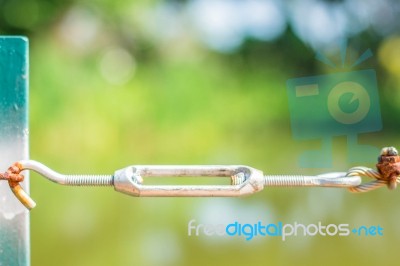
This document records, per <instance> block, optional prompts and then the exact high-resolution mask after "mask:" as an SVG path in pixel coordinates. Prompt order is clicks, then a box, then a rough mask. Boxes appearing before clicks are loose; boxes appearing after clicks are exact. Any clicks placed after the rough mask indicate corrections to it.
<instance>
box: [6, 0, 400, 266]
mask: <svg viewBox="0 0 400 266" xmlns="http://www.w3.org/2000/svg"><path fill="white" fill-rule="evenodd" d="M188 2H190V1H109V0H102V1H76V0H68V1H56V0H46V1H45V0H40V1H39V0H35V1H28V0H1V1H0V13H1V14H0V34H2V35H26V36H28V37H29V39H30V154H31V158H33V159H35V160H38V161H41V162H43V163H45V164H46V165H48V166H49V167H51V168H53V169H55V170H57V171H60V172H62V173H94V174H103V173H113V172H114V171H115V170H117V169H120V168H123V167H125V166H128V165H132V164H244V165H249V166H253V167H255V168H258V169H262V170H263V171H265V173H267V174H268V173H269V174H275V173H276V174H278V173H287V174H314V173H319V172H321V171H322V172H324V171H333V170H335V171H345V170H346V169H348V168H349V167H352V166H354V165H352V164H350V163H348V162H347V160H346V137H345V136H343V137H336V138H334V140H333V141H334V148H333V156H334V160H333V161H334V165H333V167H332V168H329V169H304V168H300V167H299V166H298V165H297V159H298V156H299V155H300V154H301V152H302V151H304V150H307V149H313V148H314V149H315V148H318V147H319V145H320V142H319V140H315V141H314V140H313V141H303V142H301V141H296V140H294V139H293V137H292V133H291V128H290V113H289V106H288V101H287V94H286V81H287V80H288V79H290V78H294V77H301V76H311V75H319V74H328V73H333V72H335V71H338V70H335V69H332V68H329V67H328V66H326V65H324V64H323V63H321V62H319V61H317V60H316V59H315V52H316V51H315V49H313V47H312V46H311V45H310V44H307V42H304V41H303V40H301V38H299V36H298V35H297V34H296V32H295V30H294V27H293V25H290V24H288V25H287V27H286V28H285V30H284V32H282V34H281V35H280V36H279V37H277V38H275V39H273V40H269V41H263V40H257V39H255V38H245V39H244V41H243V43H242V44H241V45H240V46H238V47H237V48H235V49H233V50H230V51H216V50H213V49H211V48H210V47H208V46H207V45H206V44H205V43H204V42H201V41H200V40H199V39H198V38H196V35H195V34H193V32H191V31H189V32H188V31H185V30H183V31H182V32H180V34H177V35H174V34H172V37H168V34H167V33H165V32H164V31H163V26H165V25H163V24H162V23H160V21H159V20H157V19H156V14H157V12H156V11H157V10H158V9H159V7H160V5H161V6H162V5H167V6H168V5H171V6H173V7H178V8H179V7H183V6H185V5H186V4H188ZM327 2H329V4H335V3H336V2H339V3H340V2H343V1H327ZM368 3H369V4H371V1H368ZM385 3H389V4H393V5H395V2H394V1H386V2H385ZM397 7H398V6H397ZM393 9H394V8H393ZM381 16H382V17H381V19H382V20H385V19H386V17H385V15H384V14H383V15H381ZM183 17H185V16H184V15H183ZM183 21H184V20H183ZM151 22H154V23H155V25H152V24H151ZM167 22H168V21H167ZM167 22H166V24H167ZM182 23H183V22H182ZM397 23H398V22H397ZM157 29H158V31H156V30H157ZM164 33H165V34H166V35H167V37H162V36H164V35H163V34H164ZM160 36H161V37H160ZM348 47H349V48H348V57H349V58H350V59H349V60H350V61H351V60H353V59H354V58H357V56H359V55H360V54H361V53H362V52H363V51H364V50H366V49H368V48H370V49H371V50H372V51H373V54H374V57H372V58H371V59H369V60H368V61H367V62H365V63H363V65H362V66H360V67H361V69H362V68H364V67H365V68H373V69H375V70H376V72H377V78H378V87H379V93H380V103H381V111H382V120H383V129H382V131H380V132H375V133H368V134H363V135H361V136H360V137H359V141H360V143H363V144H369V145H374V146H376V147H383V146H391V145H393V146H396V145H397V146H398V147H400V145H398V144H399V139H398V136H399V135H398V129H399V128H400V120H399V119H398V117H399V115H400V108H399V107H398V106H399V104H400V100H399V99H400V98H399V96H400V89H399V88H400V87H399V85H400V84H399V83H400V64H399V62H400V48H399V47H400V35H398V32H397V31H396V28H395V29H394V30H392V31H388V32H381V33H377V32H376V31H373V30H372V26H371V27H369V28H366V29H364V30H362V31H360V32H359V33H358V34H355V35H353V36H351V37H350V38H349V40H348ZM330 55H333V58H335V57H336V58H337V60H336V59H334V60H336V61H337V62H339V61H340V57H339V56H338V52H337V51H336V52H334V53H332V54H330ZM376 156H378V154H377V155H376ZM367 166H370V167H373V166H374V165H373V164H370V165H367ZM176 181H177V182H180V180H176ZM31 195H32V197H33V198H34V199H35V200H36V202H37V203H38V206H37V207H36V208H35V209H34V210H32V212H31V250H32V253H31V256H32V265H223V264H229V265H265V264H273V265H300V264H302V265H320V264H321V263H323V264H324V265H338V264H339V263H342V262H345V263H346V264H349V265H350V264H351V265H374V264H377V263H379V264H393V263H394V261H395V259H397V257H396V255H397V253H396V251H397V245H396V244H397V242H398V241H397V240H398V238H399V237H400V230H399V229H398V226H397V221H398V219H399V218H400V211H398V210H397V208H396V206H395V202H396V201H397V199H398V198H399V196H397V195H398V192H397V191H393V192H388V191H387V190H386V189H380V190H379V191H374V192H371V193H367V194H365V195H353V194H350V193H348V192H347V191H345V190H342V189H311V188H310V189H283V188H282V189H281V188H266V189H264V191H262V192H260V193H258V194H256V195H253V196H250V197H246V198H237V199H236V198H227V199H207V198H133V197H128V196H126V195H122V194H119V193H115V192H114V191H113V190H112V189H110V188H81V187H62V186H58V185H56V184H53V183H50V182H48V181H47V180H45V179H43V178H41V177H40V176H38V175H36V174H32V175H31ZM247 213H249V217H250V221H252V222H257V221H258V220H259V219H260V220H263V221H268V222H278V221H283V222H285V223H293V222H295V221H298V222H302V223H318V222H319V221H321V222H323V223H325V224H330V223H336V224H338V223H349V224H356V225H362V224H366V225H378V224H379V225H380V226H382V227H383V228H384V236H382V237H371V236H370V237H368V236H365V237H354V236H349V237H339V236H335V237H322V236H318V237H303V236H299V237H297V238H292V239H290V240H289V241H286V242H282V241H281V240H280V239H278V238H259V239H256V240H253V241H246V240H245V239H244V238H240V237H237V238H236V237H235V238H228V239H223V240H220V239H218V238H217V237H214V238H207V237H200V236H199V237H196V236H191V237H189V236H188V233H187V223H188V222H189V221H190V220H191V219H196V221H197V222H198V223H201V222H204V223H205V222H206V220H207V219H209V220H210V219H211V221H214V222H216V223H218V221H219V218H221V219H222V218H223V217H238V216H246V214H247ZM210 217H211V218H210ZM233 219H234V218H233Z"/></svg>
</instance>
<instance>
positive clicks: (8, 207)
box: [0, 37, 30, 266]
mask: <svg viewBox="0 0 400 266" xmlns="http://www.w3.org/2000/svg"><path fill="white" fill-rule="evenodd" d="M21 158H24V159H27V158H28V40H27V39H26V38H23V37H0V168H1V169H6V168H8V167H9V166H10V165H11V164H12V163H13V162H15V161H17V160H21ZM28 184H29V178H28V176H25V181H24V182H23V183H22V186H23V188H24V190H25V191H29V186H28ZM29 264H30V238H29V212H28V211H27V210H26V208H25V207H24V206H23V205H21V203H20V202H19V201H18V199H17V198H16V197H15V196H14V195H13V193H12V192H11V190H10V187H9V185H8V182H0V265H4V266H12V265H29Z"/></svg>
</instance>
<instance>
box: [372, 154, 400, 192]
mask: <svg viewBox="0 0 400 266" xmlns="http://www.w3.org/2000/svg"><path fill="white" fill-rule="evenodd" d="M376 168H377V169H378V171H379V173H380V174H381V176H382V177H381V178H380V179H381V180H384V181H386V182H388V187H389V189H395V188H396V187H397V177H399V176H400V156H399V154H398V152H397V150H396V148H394V147H385V148H383V149H382V151H381V155H380V156H379V157H378V163H377V164H376Z"/></svg>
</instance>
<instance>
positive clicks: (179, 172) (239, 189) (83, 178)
mask: <svg viewBox="0 0 400 266" xmlns="http://www.w3.org/2000/svg"><path fill="white" fill-rule="evenodd" d="M24 170H33V171H35V172H37V173H39V174H40V175H42V176H43V177H45V178H47V179H48V180H50V181H52V182H55V183H57V184H60V185H67V186H114V189H115V190H116V191H119V192H122V193H125V194H128V195H131V196H137V197H239V196H244V195H249V194H254V193H256V192H259V191H261V190H262V189H263V188H264V187H265V186H268V187H272V186H284V187H304V186H307V187H339V188H344V187H347V188H353V187H356V186H359V185H360V183H361V178H360V177H359V176H358V175H359V174H358V172H357V173H353V174H351V175H350V174H348V173H346V172H331V173H325V174H321V175H316V176H304V175H294V176H290V175H266V176H264V175H263V172H262V171H260V170H257V169H255V168H252V167H249V166H243V165H204V166H203V165H136V166H128V167H126V168H123V169H121V170H117V171H116V172H115V173H114V175H64V174H60V173H58V172H55V171H53V170H52V169H50V168H48V167H47V166H45V165H44V164H42V163H39V162H37V161H33V160H23V161H19V162H17V163H15V164H14V165H13V166H12V167H10V168H9V170H8V171H7V172H6V173H5V174H3V175H2V176H0V178H1V177H3V178H2V179H5V180H8V181H9V183H10V188H11V190H12V191H13V192H14V194H15V196H16V197H17V198H18V199H19V200H20V201H21V203H22V204H24V205H25V206H26V207H27V208H28V209H32V208H33V207H34V206H35V205H36V203H35V202H34V201H33V200H32V199H31V198H30V197H29V195H28V194H27V193H25V192H24V190H23V189H22V187H21V186H20V185H19V183H18V182H20V181H22V180H23V175H22V174H21V172H22V171H24ZM150 177H160V178H168V177H170V178H172V177H199V178H201V177H215V178H223V177H225V178H230V185H146V184H145V179H147V178H150Z"/></svg>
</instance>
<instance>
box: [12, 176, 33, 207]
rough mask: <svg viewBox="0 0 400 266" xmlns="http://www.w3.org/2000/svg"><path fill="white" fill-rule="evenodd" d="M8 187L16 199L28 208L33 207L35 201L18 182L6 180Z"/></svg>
mask: <svg viewBox="0 0 400 266" xmlns="http://www.w3.org/2000/svg"><path fill="white" fill-rule="evenodd" d="M8 184H9V185H10V188H11V190H12V192H13V193H14V195H15V196H16V197H17V199H18V200H19V201H20V202H21V203H22V204H23V205H24V206H25V207H26V208H27V209H28V210H31V209H33V208H35V206H36V202H35V201H34V200H33V199H32V198H31V197H30V196H29V195H28V194H27V193H26V192H25V191H24V190H23V189H22V187H21V185H20V184H19V183H18V182H13V181H8Z"/></svg>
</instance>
